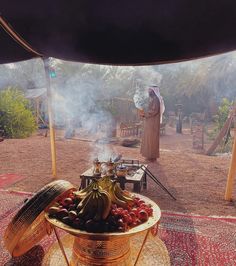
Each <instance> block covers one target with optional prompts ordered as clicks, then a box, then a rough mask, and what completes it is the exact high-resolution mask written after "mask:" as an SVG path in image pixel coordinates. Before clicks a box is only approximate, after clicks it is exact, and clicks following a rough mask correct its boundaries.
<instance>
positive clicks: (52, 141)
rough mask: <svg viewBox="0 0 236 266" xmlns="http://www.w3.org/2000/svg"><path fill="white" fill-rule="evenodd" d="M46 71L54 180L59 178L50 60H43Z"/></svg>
mask: <svg viewBox="0 0 236 266" xmlns="http://www.w3.org/2000/svg"><path fill="white" fill-rule="evenodd" d="M43 63H44V70H45V75H46V82H47V86H46V87H47V101H48V119H49V130H50V144H51V158H52V175H53V177H54V178H56V177H57V168H56V144H55V129H54V126H53V113H52V92H51V86H50V85H51V84H50V73H49V59H48V58H43Z"/></svg>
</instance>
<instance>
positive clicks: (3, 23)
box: [0, 16, 42, 57]
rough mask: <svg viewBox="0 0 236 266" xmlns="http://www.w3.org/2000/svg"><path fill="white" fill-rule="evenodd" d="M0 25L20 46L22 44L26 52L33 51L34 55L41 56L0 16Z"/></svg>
mask: <svg viewBox="0 0 236 266" xmlns="http://www.w3.org/2000/svg"><path fill="white" fill-rule="evenodd" d="M0 26H1V27H2V28H3V29H4V30H5V32H6V33H7V34H9V36H11V38H12V39H13V40H14V41H16V42H17V43H18V44H19V45H20V46H22V47H23V48H24V49H25V50H27V51H28V52H31V53H33V54H34V55H36V56H40V57H41V56H42V54H40V53H39V52H37V51H36V50H35V49H34V48H32V47H31V46H30V45H29V44H28V43H27V42H26V41H25V40H24V39H23V38H22V37H21V36H20V35H19V34H18V33H17V32H16V31H15V30H13V28H12V27H11V26H10V25H9V23H7V22H6V20H5V19H3V17H2V16H0Z"/></svg>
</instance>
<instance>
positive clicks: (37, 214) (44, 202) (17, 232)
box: [4, 180, 76, 257]
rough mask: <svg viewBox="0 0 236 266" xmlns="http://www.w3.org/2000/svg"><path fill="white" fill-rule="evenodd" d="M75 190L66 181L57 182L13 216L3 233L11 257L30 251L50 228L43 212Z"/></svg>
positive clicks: (38, 193)
mask: <svg viewBox="0 0 236 266" xmlns="http://www.w3.org/2000/svg"><path fill="white" fill-rule="evenodd" d="M71 190H76V188H75V187H74V186H73V185H72V184H71V183H70V182H68V181H64V180H57V181H54V182H51V183H49V184H48V185H46V186H44V187H43V188H42V189H41V190H39V191H38V192H37V193H36V194H35V195H34V196H33V197H32V198H31V199H29V200H28V201H27V202H26V203H25V204H24V206H23V207H22V208H21V209H20V210H19V211H18V213H17V214H16V215H15V216H14V218H13V219H12V221H11V222H10V223H9V225H8V226H7V228H6V230H5V233H4V244H5V247H6V249H7V250H8V251H9V252H10V253H11V255H12V256H13V257H17V256H20V255H22V254H24V253H25V252H27V251H28V250H30V249H31V248H32V247H33V246H34V245H35V244H37V243H38V242H39V241H40V240H41V239H42V238H43V237H44V236H45V235H47V234H50V232H51V226H50V224H49V223H48V222H47V221H46V219H45V212H44V211H45V210H47V208H48V207H49V206H51V205H52V204H53V202H55V201H57V200H58V199H59V198H60V197H65V195H66V194H67V193H69V192H70V191H71Z"/></svg>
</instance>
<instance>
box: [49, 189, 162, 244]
mask: <svg viewBox="0 0 236 266" xmlns="http://www.w3.org/2000/svg"><path fill="white" fill-rule="evenodd" d="M133 195H135V196H137V197H139V198H140V199H142V200H144V201H145V203H146V204H151V206H152V208H153V215H152V216H151V217H149V219H148V221H147V222H145V223H142V224H140V225H138V226H135V227H133V228H131V229H129V230H128V231H126V232H111V233H108V232H105V233H89V232H87V231H85V230H79V229H75V228H73V227H71V226H69V225H66V224H64V223H63V222H61V221H59V220H57V219H56V218H50V217H49V216H48V214H47V213H45V217H46V220H47V221H48V222H49V223H50V224H52V225H53V226H55V227H58V228H60V229H62V230H64V231H66V232H68V233H69V234H71V235H74V236H77V237H78V236H79V237H83V238H86V239H91V240H96V239H100V240H102V239H106V240H107V239H111V238H117V237H125V236H130V235H134V234H137V233H140V232H143V231H145V230H148V229H150V228H152V227H153V226H154V225H155V224H156V223H157V222H158V221H159V220H160V217H161V210H160V208H159V207H158V205H157V204H156V203H155V202H154V201H152V200H150V199H149V198H147V197H145V196H143V195H140V194H135V193H133Z"/></svg>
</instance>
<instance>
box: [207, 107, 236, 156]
mask: <svg viewBox="0 0 236 266" xmlns="http://www.w3.org/2000/svg"><path fill="white" fill-rule="evenodd" d="M234 111H235V110H234ZM233 118H234V112H230V114H229V116H228V118H227V120H226V122H225V124H224V126H223V127H222V129H221V131H220V132H219V134H218V135H217V137H216V138H215V140H214V141H213V143H212V145H211V146H210V148H209V149H208V150H207V151H206V155H211V154H212V153H213V152H214V150H215V149H216V147H217V146H218V145H219V144H220V142H221V140H222V139H223V137H224V136H225V135H226V134H227V132H228V131H229V130H230V126H231V123H232V121H233Z"/></svg>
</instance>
